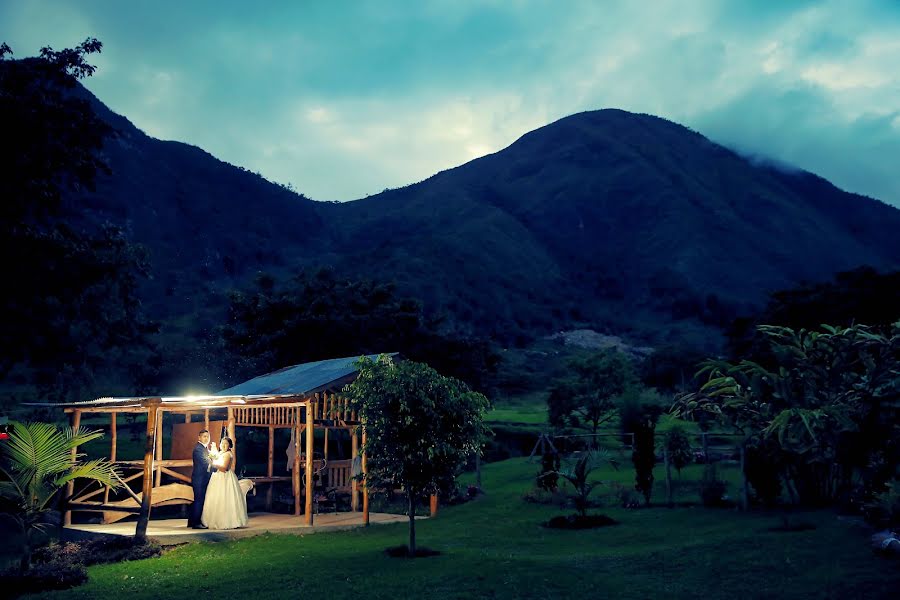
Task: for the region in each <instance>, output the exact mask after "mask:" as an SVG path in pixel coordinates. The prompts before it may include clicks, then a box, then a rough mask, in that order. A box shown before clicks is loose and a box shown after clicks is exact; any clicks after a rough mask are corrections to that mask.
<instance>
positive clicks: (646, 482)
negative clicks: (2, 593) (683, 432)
mask: <svg viewBox="0 0 900 600" xmlns="http://www.w3.org/2000/svg"><path fill="white" fill-rule="evenodd" d="M660 414H662V398H661V397H660V396H659V394H657V393H656V391H655V390H646V389H645V390H640V389H634V390H632V391H631V392H630V393H629V394H627V395H626V397H625V399H624V402H623V403H622V409H621V411H620V419H619V420H620V427H621V428H622V433H632V434H633V435H634V446H633V448H632V452H631V462H632V463H633V464H634V480H635V485H634V487H635V489H636V490H637V491H639V492H641V494H643V495H644V502H645V503H646V504H650V496H651V494H652V493H653V467H654V466H655V465H656V423H657V422H658V421H659V416H660Z"/></svg>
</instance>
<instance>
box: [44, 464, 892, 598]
mask: <svg viewBox="0 0 900 600" xmlns="http://www.w3.org/2000/svg"><path fill="white" fill-rule="evenodd" d="M537 469H538V466H537V465H536V464H535V463H529V462H527V461H526V460H525V459H511V460H508V461H503V462H499V463H492V464H487V465H485V466H484V468H483V473H482V478H483V483H484V487H485V489H486V490H487V495H485V496H483V497H481V498H479V499H478V500H476V501H474V502H470V503H467V504H464V505H461V506H456V507H446V508H442V509H441V512H440V514H439V515H438V517H437V518H436V519H434V520H427V521H421V522H419V523H418V526H417V531H418V541H419V544H420V545H424V546H428V547H430V548H433V549H435V550H439V551H440V552H441V553H442V554H441V555H440V556H437V557H432V558H425V559H417V560H413V561H410V560H406V559H392V558H388V557H387V556H386V555H385V554H384V552H383V550H384V549H385V548H387V547H389V546H396V545H399V544H402V543H404V542H405V541H406V536H407V529H406V527H405V526H404V525H399V526H393V525H391V526H379V527H372V528H370V529H368V530H362V529H361V530H355V531H350V532H342V533H335V534H316V535H311V536H304V537H300V536H289V535H266V536H261V537H257V538H252V539H247V540H242V541H235V542H224V543H205V544H197V543H193V544H188V545H185V546H182V547H179V548H176V549H173V550H170V551H168V552H167V553H166V554H165V555H164V556H162V557H161V558H156V559H149V560H144V561H138V562H132V563H120V564H115V565H102V566H97V567H92V568H90V569H89V572H90V581H89V582H88V583H87V584H86V585H84V586H82V587H79V588H75V589H73V590H69V591H67V592H61V593H56V594H48V595H47V597H51V598H116V597H120V598H128V599H129V600H133V599H137V598H166V597H179V598H180V597H185V598H192V597H220V598H237V597H246V596H249V597H252V598H255V599H264V598H279V599H282V598H294V597H310V598H315V597H326V598H327V597H341V596H350V597H365V598H392V599H395V598H420V597H423V598H469V597H496V598H555V597H563V598H571V597H582V598H592V597H614V598H698V597H700V598H772V597H778V598H879V597H889V596H890V597H895V594H896V590H897V589H898V585H900V569H898V565H897V563H896V561H889V560H885V559H881V558H878V557H875V556H873V555H872V553H871V551H870V550H869V548H868V537H867V536H868V533H867V532H866V531H865V530H864V529H863V528H861V527H860V526H859V525H858V524H856V523H855V522H854V521H851V520H841V519H838V518H837V517H836V516H835V515H834V514H833V513H831V512H827V511H822V512H810V513H804V514H803V515H802V516H801V517H800V518H802V519H804V520H805V521H808V522H810V523H813V524H814V525H815V526H816V529H814V530H810V531H802V532H796V533H776V532H772V531H769V528H771V527H773V526H775V525H777V524H778V515H776V514H766V513H755V512H751V513H748V514H743V513H738V512H735V511H734V510H730V509H704V508H700V507H692V508H676V509H668V508H662V507H659V508H656V507H654V508H648V509H632V510H626V509H622V508H618V507H617V506H615V505H613V504H610V505H609V506H608V507H605V508H598V509H594V512H601V511H602V512H604V513H606V514H608V515H610V516H612V517H613V518H615V519H617V520H619V521H620V522H621V524H620V525H618V526H613V527H607V528H602V529H597V530H588V531H558V530H550V529H546V528H544V527H542V526H541V523H542V522H544V521H546V520H547V519H548V518H549V517H551V516H553V515H556V514H564V513H566V512H570V511H569V510H564V509H561V508H558V507H553V506H546V505H538V504H531V503H527V502H525V501H523V500H522V494H523V493H524V492H525V491H526V490H528V489H530V487H531V485H532V481H533V477H534V474H535V472H536V471H537ZM698 474H699V468H688V469H686V471H685V472H684V474H683V478H684V482H685V483H684V484H683V485H682V488H683V489H687V488H689V487H690V485H691V484H690V483H689V482H690V481H691V480H693V479H695V478H696V477H697V476H698ZM599 475H600V476H601V477H602V478H604V479H606V480H613V479H615V480H619V481H621V482H623V483H624V484H630V479H631V477H632V476H633V475H632V472H631V469H623V470H620V471H612V470H609V469H604V470H602V471H601V472H599ZM659 475H661V473H660V474H659ZM723 475H724V476H725V478H726V479H729V480H733V475H734V474H733V473H723ZM604 488H606V486H601V487H600V488H598V489H597V491H596V492H595V494H599V496H598V498H599V497H602V495H603V494H604V493H605V492H604ZM657 493H658V496H657V497H658V498H659V499H661V498H662V493H661V491H660V490H657ZM684 493H687V492H684ZM730 493H733V489H732V490H730Z"/></svg>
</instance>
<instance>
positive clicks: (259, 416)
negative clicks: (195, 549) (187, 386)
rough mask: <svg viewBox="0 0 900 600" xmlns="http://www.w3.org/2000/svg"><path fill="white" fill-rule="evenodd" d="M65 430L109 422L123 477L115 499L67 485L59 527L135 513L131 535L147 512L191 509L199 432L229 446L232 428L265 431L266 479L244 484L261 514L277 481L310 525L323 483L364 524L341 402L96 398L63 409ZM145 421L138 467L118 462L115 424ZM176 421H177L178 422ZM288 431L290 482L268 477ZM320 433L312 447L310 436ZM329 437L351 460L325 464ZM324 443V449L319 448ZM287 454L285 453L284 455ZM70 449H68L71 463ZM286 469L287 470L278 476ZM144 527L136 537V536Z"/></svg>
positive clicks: (329, 398) (355, 439)
mask: <svg viewBox="0 0 900 600" xmlns="http://www.w3.org/2000/svg"><path fill="white" fill-rule="evenodd" d="M65 411H66V412H67V413H69V414H70V417H71V422H72V426H73V427H75V428H77V427H78V426H79V425H80V424H81V420H82V415H85V414H97V413H103V414H108V415H109V428H110V429H109V431H110V436H109V438H110V440H109V442H110V449H109V458H110V460H111V461H112V462H113V463H114V464H115V465H116V467H117V470H118V471H119V472H120V473H122V474H123V476H122V477H121V479H120V483H122V484H123V485H122V487H121V488H120V490H119V491H118V492H116V491H114V490H111V489H110V488H109V487H106V486H102V487H101V486H99V484H97V483H93V484H88V485H87V486H86V487H84V488H83V489H81V490H78V491H76V490H75V483H74V482H71V483H69V484H68V489H67V495H66V501H67V506H66V512H65V516H64V518H65V524H66V525H69V524H71V522H72V511H92V512H100V513H102V514H103V522H104V523H112V522H115V521H117V520H121V519H123V518H125V517H127V516H129V515H131V514H138V515H139V518H138V525H137V532H136V535H138V536H142V535H143V534H145V533H146V527H147V521H148V520H149V518H150V511H151V508H152V507H157V506H167V505H173V504H175V505H177V504H190V503H191V502H193V490H192V488H191V485H190V484H191V478H190V468H191V466H192V462H191V458H190V453H191V451H192V450H193V448H194V445H195V444H196V443H197V435H198V433H199V432H200V431H201V430H202V429H207V430H209V431H210V432H211V435H212V439H213V440H214V441H216V440H217V439H218V437H217V436H216V430H217V429H219V430H221V427H224V428H225V430H226V431H227V433H228V436H229V437H230V438H231V439H232V440H234V439H236V435H235V434H236V429H237V428H243V427H248V428H258V429H262V430H267V431H268V462H267V465H266V473H265V475H258V476H251V477H247V479H250V480H252V481H253V482H254V484H255V485H256V486H257V489H259V490H264V491H265V493H266V509H267V510H270V511H271V510H272V503H273V490H274V489H275V486H276V484H278V483H279V482H290V489H291V496H292V498H290V500H292V502H293V506H292V508H291V510H292V512H293V514H294V515H297V516H300V515H301V514H302V515H303V516H304V517H305V523H306V524H307V525H312V524H313V514H314V505H315V503H316V501H317V500H319V499H322V498H321V497H317V494H319V493H320V491H319V490H318V489H317V488H316V482H317V481H320V480H321V481H327V482H328V487H329V489H330V491H331V492H332V493H335V492H337V493H343V494H348V495H349V496H350V508H351V510H353V511H359V510H360V504H362V507H361V512H362V523H363V524H368V522H369V494H368V490H366V489H365V485H364V483H362V482H360V481H358V480H357V479H356V478H354V477H352V476H351V472H352V471H353V470H354V469H353V466H354V461H356V466H357V469H356V472H357V473H360V472H361V473H362V474H363V479H362V481H363V482H364V475H365V472H366V456H365V454H361V453H360V452H359V449H360V448H361V447H362V446H361V445H362V444H364V443H365V432H364V431H363V430H362V427H361V423H360V422H359V420H358V418H357V415H356V413H355V412H354V411H353V410H351V408H350V406H349V403H348V401H347V399H346V398H341V397H340V396H338V395H336V394H329V393H327V392H321V393H320V392H317V393H309V394H263V395H232V396H180V397H171V398H158V397H136V398H103V399H99V400H93V401H89V402H81V403H75V404H69V405H66V407H65ZM129 413H139V414H143V415H146V436H145V444H144V458H143V460H118V458H117V452H116V450H117V448H116V446H117V430H116V426H117V422H116V419H117V417H118V416H119V415H120V414H129ZM166 414H173V415H178V417H175V418H174V420H173V419H172V418H170V419H169V420H170V421H173V422H172V428H171V431H172V439H171V444H170V448H171V451H170V454H171V456H169V457H168V458H167V457H164V456H163V423H164V419H163V416H164V415H166ZM182 417H183V420H182ZM280 429H288V430H290V431H291V440H292V445H291V446H289V448H290V450H289V452H290V456H292V459H293V464H292V465H291V464H290V463H289V464H288V465H287V466H288V467H289V468H290V471H291V473H290V474H289V475H276V474H275V451H276V447H275V438H276V431H277V430H280ZM319 430H322V434H321V435H320V436H319V437H320V440H319V444H318V447H316V446H317V439H316V438H317V435H316V432H317V431H319ZM336 430H343V431H346V432H348V434H349V437H350V442H351V443H350V445H351V450H350V458H349V459H342V460H329V456H328V448H329V435H333V434H334V432H335V431H336ZM322 440H324V443H322ZM291 450H292V451H291ZM76 452H77V449H73V451H72V453H73V456H74V455H75V454H76ZM235 461H236V463H237V465H238V468H239V467H240V463H241V448H240V444H238V447H236V448H235ZM285 470H287V469H285ZM142 528H143V530H144V531H143V532H142V531H141V529H142Z"/></svg>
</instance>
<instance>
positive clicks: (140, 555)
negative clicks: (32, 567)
mask: <svg viewBox="0 0 900 600" xmlns="http://www.w3.org/2000/svg"><path fill="white" fill-rule="evenodd" d="M160 554H162V547H161V546H160V545H159V544H157V543H156V542H153V541H149V540H148V541H147V542H144V543H142V544H135V543H134V540H133V538H130V537H121V536H116V537H111V538H101V539H96V540H89V541H86V542H53V543H50V544H48V545H46V546H44V547H43V548H39V549H38V550H37V551H35V552H34V554H32V556H31V558H32V561H33V562H34V563H35V564H61V563H70V564H78V565H82V566H85V567H89V566H91V565H100V564H105V563H114V562H121V561H123V560H142V559H145V558H153V557H155V556H159V555H160Z"/></svg>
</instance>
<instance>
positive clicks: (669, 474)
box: [663, 446, 674, 508]
mask: <svg viewBox="0 0 900 600" xmlns="http://www.w3.org/2000/svg"><path fill="white" fill-rule="evenodd" d="M663 460H664V461H665V464H666V502H668V504H669V508H671V507H672V506H673V505H674V501H673V499H672V463H671V462H669V449H668V448H666V447H665V446H663Z"/></svg>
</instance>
